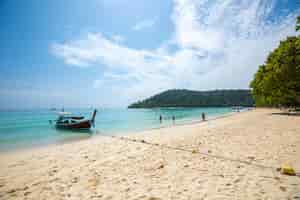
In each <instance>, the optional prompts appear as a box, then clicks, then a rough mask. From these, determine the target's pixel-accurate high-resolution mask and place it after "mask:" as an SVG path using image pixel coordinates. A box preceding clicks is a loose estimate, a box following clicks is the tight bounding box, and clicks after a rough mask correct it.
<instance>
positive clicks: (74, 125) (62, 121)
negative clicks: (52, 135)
mask: <svg viewBox="0 0 300 200" xmlns="http://www.w3.org/2000/svg"><path fill="white" fill-rule="evenodd" d="M96 113H97V110H96V109H95V110H94V112H93V115H92V118H91V119H84V117H83V116H73V115H72V114H71V113H67V112H59V113H58V115H59V116H58V118H57V120H54V121H55V122H56V123H55V127H56V128H59V129H90V128H91V127H92V126H95V118H96ZM50 122H52V121H50Z"/></svg>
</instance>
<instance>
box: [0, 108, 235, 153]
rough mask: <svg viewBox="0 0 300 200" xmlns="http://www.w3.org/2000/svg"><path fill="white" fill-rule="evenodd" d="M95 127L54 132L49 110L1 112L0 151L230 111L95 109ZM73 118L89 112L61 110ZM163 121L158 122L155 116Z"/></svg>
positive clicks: (134, 130) (177, 122) (54, 114)
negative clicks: (88, 129)
mask: <svg viewBox="0 0 300 200" xmlns="http://www.w3.org/2000/svg"><path fill="white" fill-rule="evenodd" d="M97 110H98V112H97V116H96V121H95V127H93V128H92V129H91V130H90V131H70V130H59V129H56V128H55V126H54V124H53V123H51V122H50V121H51V120H55V119H56V118H57V111H55V110H50V109H31V110H6V111H5V110H2V111H0V151H14V150H20V149H24V148H32V147H38V146H44V145H50V144H60V143H65V142H70V141H74V140H80V139H86V138H90V137H94V136H97V135H122V134H123V135H124V134H126V135H128V134H130V133H137V132H139V131H143V130H148V129H155V128H161V127H167V126H174V123H173V120H172V117H173V116H174V117H175V125H181V124H186V123H192V122H197V121H200V120H201V113H205V115H206V118H208V119H211V118H216V117H219V116H223V115H226V114H229V113H231V112H232V108H231V107H216V108H212V107H211V108H178V107H177V108H153V109H126V108H97ZM65 111H68V112H71V113H73V114H74V115H83V116H85V117H86V118H90V117H91V115H92V112H93V109H92V108H89V109H83V108H80V109H74V108H72V109H65ZM160 115H161V116H162V118H163V120H162V123H160V120H159V117H160Z"/></svg>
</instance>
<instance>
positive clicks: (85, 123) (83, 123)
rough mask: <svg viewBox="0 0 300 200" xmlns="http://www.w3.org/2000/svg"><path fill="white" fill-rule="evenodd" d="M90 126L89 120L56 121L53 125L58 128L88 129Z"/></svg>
mask: <svg viewBox="0 0 300 200" xmlns="http://www.w3.org/2000/svg"><path fill="white" fill-rule="evenodd" d="M91 126H92V122H91V120H85V121H81V122H76V123H56V125H55V127H56V128H59V129H90V128H91Z"/></svg>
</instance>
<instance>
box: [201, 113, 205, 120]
mask: <svg viewBox="0 0 300 200" xmlns="http://www.w3.org/2000/svg"><path fill="white" fill-rule="evenodd" d="M201 116H202V121H205V113H204V112H203V113H202V115H201Z"/></svg>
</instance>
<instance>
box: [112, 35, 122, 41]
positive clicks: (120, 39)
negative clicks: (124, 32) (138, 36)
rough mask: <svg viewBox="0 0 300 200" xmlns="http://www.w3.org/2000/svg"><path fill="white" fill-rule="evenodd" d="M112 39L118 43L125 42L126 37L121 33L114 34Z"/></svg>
mask: <svg viewBox="0 0 300 200" xmlns="http://www.w3.org/2000/svg"><path fill="white" fill-rule="evenodd" d="M111 39H112V40H113V41H114V42H116V43H123V42H125V38H124V37H123V36H121V35H112V36H111Z"/></svg>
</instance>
